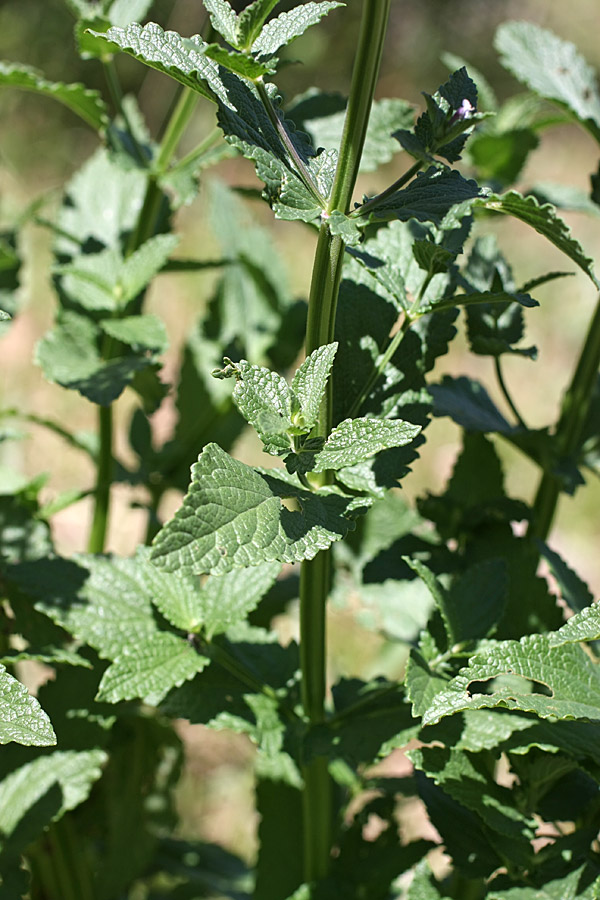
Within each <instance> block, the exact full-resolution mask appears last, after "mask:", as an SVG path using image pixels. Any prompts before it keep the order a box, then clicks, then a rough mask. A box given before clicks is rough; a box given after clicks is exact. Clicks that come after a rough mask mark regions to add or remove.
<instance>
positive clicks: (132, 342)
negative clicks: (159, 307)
mask: <svg viewBox="0 0 600 900" xmlns="http://www.w3.org/2000/svg"><path fill="white" fill-rule="evenodd" d="M100 327H101V328H102V331H104V332H105V334H109V335H110V336H111V337H113V338H115V339H116V340H117V341H121V342H122V343H124V344H128V345H129V346H130V347H131V348H132V350H135V351H136V352H140V351H142V352H143V351H145V350H148V351H149V352H151V353H164V351H165V350H166V349H167V347H168V346H169V338H168V335H167V329H166V328H165V326H164V323H163V321H162V319H159V317H158V316H155V315H153V314H152V313H145V314H143V315H140V316H124V317H123V318H122V319H103V320H102V321H101V322H100Z"/></svg>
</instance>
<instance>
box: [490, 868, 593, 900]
mask: <svg viewBox="0 0 600 900" xmlns="http://www.w3.org/2000/svg"><path fill="white" fill-rule="evenodd" d="M588 868H589V869H591V871H588ZM595 876H596V869H595V867H591V866H588V865H583V866H579V868H577V869H573V870H572V871H571V872H569V873H568V874H567V875H561V876H560V877H559V878H553V879H552V880H551V881H547V882H546V883H545V884H541V885H539V886H537V887H513V888H508V889H507V890H504V891H502V890H501V891H498V890H494V888H491V890H490V893H489V894H488V900H595V898H596V897H597V896H598V891H599V890H600V877H595ZM536 881H537V878H536Z"/></svg>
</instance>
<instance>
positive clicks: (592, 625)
mask: <svg viewBox="0 0 600 900" xmlns="http://www.w3.org/2000/svg"><path fill="white" fill-rule="evenodd" d="M598 638H600V606H599V605H598V604H597V603H594V604H593V605H592V606H588V607H586V608H585V609H582V610H581V611H580V612H578V613H575V615H574V616H571V618H570V619H569V620H568V621H567V622H566V623H565V624H564V625H563V626H562V628H559V629H558V631H553V632H551V633H550V634H549V635H548V641H549V642H550V646H551V647H560V646H561V644H567V643H568V644H572V643H577V641H595V640H597V639H598Z"/></svg>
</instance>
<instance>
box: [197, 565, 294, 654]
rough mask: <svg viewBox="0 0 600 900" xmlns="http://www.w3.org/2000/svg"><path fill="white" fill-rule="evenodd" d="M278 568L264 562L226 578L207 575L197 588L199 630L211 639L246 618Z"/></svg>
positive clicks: (232, 573)
mask: <svg viewBox="0 0 600 900" xmlns="http://www.w3.org/2000/svg"><path fill="white" fill-rule="evenodd" d="M280 571H281V565H280V564H279V563H277V562H274V563H272V562H269V563H263V564H262V565H258V566H252V567H250V568H248V569H236V570H234V571H233V572H229V573H227V574H226V575H209V577H208V578H207V579H206V581H205V582H204V584H203V585H202V587H201V589H200V607H201V610H202V627H203V630H204V632H205V634H206V636H207V637H208V638H209V639H210V638H212V637H213V636H214V635H216V634H221V633H223V632H225V631H227V629H228V628H230V627H231V626H232V625H235V624H236V623H237V622H240V621H242V620H243V619H245V618H246V616H247V615H248V613H250V612H252V610H253V609H255V608H256V606H257V605H258V602H259V600H260V599H261V598H262V597H263V596H264V595H265V594H266V593H267V591H268V590H269V589H270V588H271V586H272V585H273V583H274V582H275V579H276V578H277V575H278V574H279V572H280Z"/></svg>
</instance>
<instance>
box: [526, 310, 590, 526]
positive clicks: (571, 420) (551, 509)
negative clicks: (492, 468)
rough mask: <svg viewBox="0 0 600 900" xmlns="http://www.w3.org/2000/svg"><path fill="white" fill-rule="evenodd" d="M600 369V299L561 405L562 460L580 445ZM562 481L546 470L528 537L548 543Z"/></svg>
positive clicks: (559, 440)
mask: <svg viewBox="0 0 600 900" xmlns="http://www.w3.org/2000/svg"><path fill="white" fill-rule="evenodd" d="M599 368H600V297H599V298H598V302H597V304H596V309H595V311H594V315H593V317H592V321H591V322H590V327H589V329H588V333H587V336H586V339H585V343H584V345H583V349H582V351H581V355H580V357H579V361H578V363H577V367H576V369H575V372H574V373H573V378H572V379H571V384H570V385H569V388H568V389H567V392H566V394H565V396H564V399H563V402H562V408H561V413H560V418H559V420H558V425H557V426H556V434H555V446H556V448H557V451H558V454H557V455H558V458H559V459H566V458H568V457H569V456H571V455H572V454H574V453H575V452H576V450H577V448H578V446H579V444H580V442H581V438H582V436H583V429H584V427H585V422H586V419H587V416H588V413H589V409H590V403H591V399H592V392H593V389H594V382H595V380H596V377H597V375H598V369H599ZM560 492H561V481H560V479H559V478H558V477H557V476H556V475H555V474H554V472H552V471H549V470H546V471H545V472H544V474H543V476H542V480H541V481H540V485H539V488H538V491H537V494H536V498H535V501H534V504H533V518H532V520H531V525H530V527H529V534H530V535H532V536H534V537H538V538H540V539H541V540H543V541H544V540H546V538H547V537H548V534H549V533H550V529H551V527H552V521H553V519H554V514H555V512H556V507H557V505H558V498H559V496H560Z"/></svg>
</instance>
